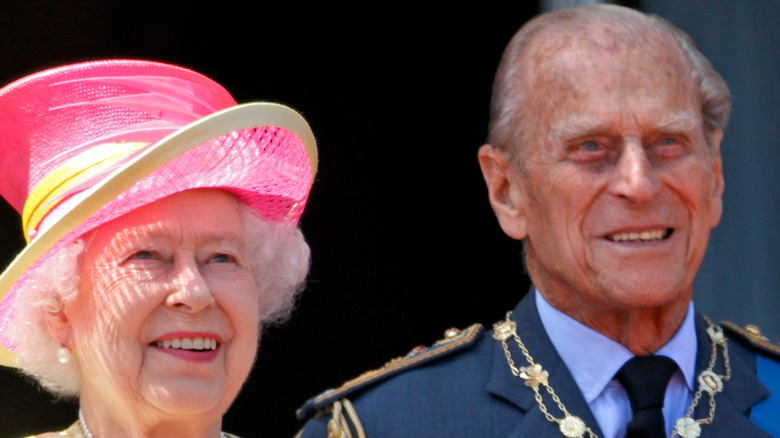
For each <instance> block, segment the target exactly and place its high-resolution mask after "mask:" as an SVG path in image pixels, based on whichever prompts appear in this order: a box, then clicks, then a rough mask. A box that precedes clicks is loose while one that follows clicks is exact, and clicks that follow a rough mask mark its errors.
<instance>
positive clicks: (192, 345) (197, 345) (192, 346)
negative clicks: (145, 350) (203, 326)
mask: <svg viewBox="0 0 780 438" xmlns="http://www.w3.org/2000/svg"><path fill="white" fill-rule="evenodd" d="M154 346H155V347H160V348H180V349H182V350H216V349H217V340H216V339H213V338H200V337H198V338H176V339H166V340H164V341H157V342H154Z"/></svg>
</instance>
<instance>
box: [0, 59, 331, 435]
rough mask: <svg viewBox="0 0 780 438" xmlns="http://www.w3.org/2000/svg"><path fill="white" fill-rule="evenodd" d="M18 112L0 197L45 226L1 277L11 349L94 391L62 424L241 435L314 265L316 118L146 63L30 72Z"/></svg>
mask: <svg viewBox="0 0 780 438" xmlns="http://www.w3.org/2000/svg"><path fill="white" fill-rule="evenodd" d="M0 113H2V114H3V117H2V120H0V139H1V140H0V174H1V175H3V178H2V181H0V194H2V196H3V197H4V198H5V199H6V200H7V201H8V202H9V203H10V204H11V205H12V206H14V207H15V208H16V209H17V210H18V211H19V212H20V213H21V215H22V222H23V227H24V232H25V236H26V237H27V239H28V244H27V247H26V248H25V249H24V250H23V251H22V253H21V254H20V255H19V256H18V257H17V258H16V260H14V262H13V263H12V264H11V265H10V266H9V267H8V269H6V271H5V272H4V273H3V274H2V277H0V294H3V299H2V302H0V341H1V342H2V345H3V346H4V347H5V349H4V350H3V352H2V353H3V355H2V356H0V359H1V360H2V363H3V364H4V365H9V366H17V367H19V368H20V369H21V370H22V371H23V372H25V373H27V374H29V375H31V376H33V377H35V378H36V379H37V380H38V381H39V382H40V383H41V384H42V385H43V386H44V387H45V388H47V389H49V390H50V391H52V392H53V393H55V394H57V395H65V396H77V397H78V398H79V406H80V411H79V418H78V421H77V422H76V423H75V424H74V425H73V426H72V427H70V428H69V429H67V430H66V431H63V432H60V433H59V434H51V436H66V437H67V436H69V437H95V438H102V437H112V438H115V437H154V436H167V437H170V436H177V437H206V438H217V437H225V436H229V435H228V434H226V433H224V432H221V426H222V416H223V415H224V413H225V412H226V411H227V409H228V407H229V406H230V404H231V403H232V401H233V400H234V398H235V397H236V395H237V394H238V391H239V390H240V388H241V386H242V384H243V383H244V381H245V380H246V378H247V376H248V374H249V371H250V369H251V368H252V364H253V362H254V359H255V352H256V349H257V345H258V340H259V333H260V331H261V329H262V327H263V326H264V325H267V324H269V323H271V322H273V321H276V320H279V319H280V318H284V317H285V316H286V315H287V313H288V311H289V309H290V307H291V305H292V303H293V300H294V295H295V293H296V292H297V291H298V290H299V289H300V285H301V284H302V282H303V279H304V277H305V275H306V272H307V270H308V260H309V249H308V246H307V245H306V243H305V241H304V240H303V237H302V235H301V233H300V231H299V230H298V228H297V227H296V224H297V221H298V219H299V217H300V214H301V212H302V209H303V206H304V205H305V203H306V199H307V197H308V192H309V188H310V186H311V182H312V179H313V175H314V173H315V169H316V148H315V146H314V140H313V137H312V135H311V131H310V130H309V128H308V125H307V124H306V122H305V121H304V120H303V119H302V118H301V117H300V116H299V115H298V114H297V113H295V112H294V111H292V110H290V109H289V108H286V107H283V106H281V105H274V104H261V103H252V104H244V105H236V103H235V101H234V100H233V99H232V97H231V96H230V95H229V94H228V93H227V92H226V91H225V90H224V89H223V88H222V87H220V86H219V85H218V84H216V83H215V82H213V81H211V80H210V79H208V78H206V77H204V76H202V75H200V74H197V73H195V72H192V71H190V70H186V69H182V68H179V67H175V66H171V65H166V64H160V63H154V62H147V61H131V60H109V61H96V62H90V63H82V64H75V65H69V66H64V67H60V68H56V69H53V70H47V71H44V72H41V73H38V74H35V75H32V76H29V77H26V78H23V79H21V80H19V81H17V82H14V83H12V84H10V85H8V86H7V87H5V88H3V89H2V90H0ZM47 435H48V434H44V435H41V436H47Z"/></svg>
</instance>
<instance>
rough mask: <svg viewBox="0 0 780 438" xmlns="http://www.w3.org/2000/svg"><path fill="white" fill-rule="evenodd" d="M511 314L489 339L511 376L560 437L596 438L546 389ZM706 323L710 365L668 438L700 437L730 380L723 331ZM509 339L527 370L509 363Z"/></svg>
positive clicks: (541, 372)
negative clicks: (699, 412) (702, 406)
mask: <svg viewBox="0 0 780 438" xmlns="http://www.w3.org/2000/svg"><path fill="white" fill-rule="evenodd" d="M511 317H512V312H507V314H506V319H505V320H504V321H499V322H497V323H495V324H493V338H494V339H495V340H497V341H499V342H501V346H502V347H503V348H504V355H505V356H506V361H507V363H508V364H509V368H510V370H511V371H512V374H513V375H514V376H515V377H517V378H520V379H522V380H523V381H524V382H525V384H526V386H528V387H530V388H531V389H533V391H534V399H535V400H536V404H537V405H539V409H540V410H541V411H542V414H544V417H545V418H546V419H547V421H549V422H551V423H556V424H558V428H559V429H560V431H561V434H563V436H565V437H567V438H582V437H584V436H585V435H587V436H588V437H590V438H598V437H597V436H596V434H595V433H593V431H592V430H591V428H590V427H588V426H587V425H585V422H584V421H583V420H582V419H581V418H580V417H577V416H575V415H572V414H570V413H569V411H568V410H567V409H566V406H564V404H563V402H562V401H561V399H560V398H559V397H558V395H557V394H556V393H555V390H554V389H553V388H552V386H550V384H549V382H548V378H549V374H548V373H547V371H545V370H544V369H543V368H542V365H540V364H538V363H536V362H534V359H533V357H531V354H530V353H529V352H528V349H527V348H526V347H525V344H523V341H522V340H521V339H520V336H519V335H518V334H517V324H515V322H514V321H512V319H511ZM704 319H705V320H706V321H707V325H708V327H707V334H708V335H709V337H710V344H711V346H712V351H711V354H710V362H709V364H708V366H707V369H706V370H704V371H702V372H701V374H699V377H698V379H697V380H698V383H699V386H698V388H697V389H696V393H695V394H694V396H693V401H692V402H691V406H690V407H689V408H688V413H687V414H686V415H685V416H684V417H682V418H680V419H678V420H677V422H675V425H674V430H673V431H672V435H671V437H672V438H673V437H675V436H679V437H681V438H698V437H699V436H700V435H701V426H702V425H705V424H710V423H712V420H713V418H715V394H717V393H719V392H721V391H722V390H723V382H727V381H728V380H729V378H730V377H731V365H730V364H729V353H728V343H727V342H726V337H725V336H724V334H723V330H722V329H721V328H720V327H719V326H716V325H714V324H713V323H712V322H711V321H710V320H709V319H708V318H707V317H704ZM509 338H514V340H515V342H517V346H518V347H520V351H521V352H522V353H523V356H525V360H526V362H528V366H524V367H519V368H518V367H517V366H516V365H515V362H514V360H513V359H512V353H511V352H510V351H509V345H507V341H508V340H509ZM718 350H720V351H721V355H722V356H723V368H724V374H723V375H719V374H716V373H715V372H714V371H713V370H714V369H715V364H716V363H717V358H718ZM540 386H541V387H544V389H545V392H546V393H547V394H548V395H549V396H550V398H551V399H552V401H553V403H555V405H556V406H557V407H558V410H560V411H561V413H562V414H563V418H556V417H555V416H554V415H553V414H551V413H550V411H549V410H548V409H547V405H545V404H544V397H543V396H542V392H541V391H540V390H539V387H540ZM704 394H707V397H708V399H709V413H708V415H707V418H702V419H699V420H695V419H693V412H694V410H695V409H696V406H697V405H698V404H699V400H701V397H702V395H704Z"/></svg>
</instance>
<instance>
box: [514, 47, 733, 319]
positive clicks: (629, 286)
mask: <svg viewBox="0 0 780 438" xmlns="http://www.w3.org/2000/svg"><path fill="white" fill-rule="evenodd" d="M553 40H554V37H553ZM539 45H540V46H541V47H538V48H537V49H538V50H537V51H536V53H538V56H536V57H533V58H532V59H534V62H535V64H536V66H537V68H536V69H533V72H532V73H530V74H529V77H528V81H529V82H528V84H529V85H528V89H529V90H531V91H530V93H529V94H530V96H529V99H528V101H527V104H526V106H525V108H526V109H529V108H530V109H532V113H530V114H529V113H527V114H528V115H530V116H531V117H535V118H536V124H535V129H534V132H535V135H534V136H533V138H532V139H531V141H530V142H529V143H528V144H527V145H525V147H523V148H522V150H520V151H519V154H520V158H521V161H522V163H523V164H521V165H520V166H519V167H520V168H519V169H516V170H513V171H512V172H511V176H510V178H511V179H514V182H515V189H514V190H515V193H514V196H515V197H516V199H517V200H518V206H519V208H520V211H521V215H520V217H519V218H518V220H522V221H524V225H523V228H522V229H524V230H525V234H526V235H525V236H523V235H516V236H513V237H516V238H523V237H525V238H526V242H525V245H526V255H527V263H528V269H529V272H530V274H531V278H532V279H533V281H534V283H535V284H536V286H537V287H538V288H539V289H540V291H541V292H542V293H543V294H544V296H545V298H547V299H548V300H549V301H550V302H551V303H552V304H553V305H555V306H556V307H558V308H559V309H561V310H563V311H565V312H567V313H569V314H572V315H576V314H577V313H578V312H582V311H590V312H592V311H593V310H596V311H597V313H598V311H599V310H615V309H618V310H626V311H627V310H635V309H639V308H657V307H659V306H674V305H681V304H682V303H686V304H687V302H688V300H689V299H690V297H691V285H692V282H693V278H694V276H695V273H696V270H697V269H698V267H699V264H700V262H701V260H702V257H703V256H704V251H705V248H706V246H707V240H708V237H709V232H710V230H711V229H712V228H713V227H715V225H717V223H718V221H719V219H720V214H721V193H722V189H723V179H722V173H721V165H720V157H719V152H718V144H719V142H720V132H715V133H713V140H712V143H713V146H709V145H708V144H707V142H706V141H705V135H704V130H703V125H702V116H701V111H700V104H699V101H698V97H697V93H696V89H695V86H694V84H693V81H692V80H691V78H690V72H689V68H688V66H687V64H686V62H685V60H684V58H683V55H682V54H681V53H680V51H679V49H678V48H677V47H676V46H674V44H673V43H672V42H671V40H669V39H668V38H667V37H666V36H665V35H656V36H655V37H654V38H650V43H645V44H641V45H628V44H627V43H625V42H623V41H617V40H614V39H613V38H611V37H609V36H607V35H604V34H600V35H595V36H594V37H593V39H592V40H591V41H582V40H580V42H575V43H574V47H573V48H572V47H568V48H566V47H564V48H561V47H560V46H557V47H556V46H555V44H554V43H551V44H550V46H548V47H544V46H545V45H547V43H540V44H539ZM550 53H552V54H550ZM520 234H522V232H521V233H520ZM575 317H576V316H575Z"/></svg>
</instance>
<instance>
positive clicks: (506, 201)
mask: <svg viewBox="0 0 780 438" xmlns="http://www.w3.org/2000/svg"><path fill="white" fill-rule="evenodd" d="M478 157H479V166H480V168H482V177H483V178H485V184H487V189H488V197H489V198H490V205H491V206H492V207H493V211H494V212H495V213H496V217H497V218H498V223H499V224H500V225H501V229H503V230H504V233H506V234H507V235H508V236H509V237H512V238H514V239H517V240H522V239H524V238H525V237H526V236H527V235H528V228H527V224H526V216H525V213H526V212H525V201H526V195H525V191H524V188H523V187H522V184H521V182H520V181H519V178H518V174H517V171H516V170H515V169H514V167H513V165H512V157H511V155H510V154H508V153H507V152H506V151H505V150H504V149H501V148H497V147H494V146H492V145H489V144H486V145H483V146H482V147H481V148H479V154H478Z"/></svg>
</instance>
